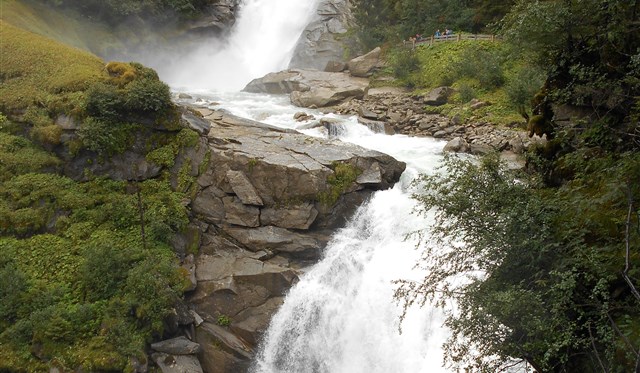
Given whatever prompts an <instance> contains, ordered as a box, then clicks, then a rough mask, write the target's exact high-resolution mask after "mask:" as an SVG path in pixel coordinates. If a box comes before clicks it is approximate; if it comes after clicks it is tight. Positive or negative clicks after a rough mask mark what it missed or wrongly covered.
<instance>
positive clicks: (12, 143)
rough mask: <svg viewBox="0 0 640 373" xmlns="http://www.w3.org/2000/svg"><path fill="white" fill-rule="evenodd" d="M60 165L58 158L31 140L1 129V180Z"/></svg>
mask: <svg viewBox="0 0 640 373" xmlns="http://www.w3.org/2000/svg"><path fill="white" fill-rule="evenodd" d="M59 165H60V160H59V159H58V158H56V157H55V156H53V155H51V154H49V153H47V152H45V151H43V150H41V149H38V148H37V147H36V146H35V145H34V144H33V143H32V142H31V141H29V140H27V139H25V138H24V137H20V136H14V135H9V134H6V133H3V132H1V131H0V181H6V180H9V179H10V178H11V177H14V176H17V175H21V174H26V173H30V172H34V171H39V170H43V169H46V168H55V167H57V166H59Z"/></svg>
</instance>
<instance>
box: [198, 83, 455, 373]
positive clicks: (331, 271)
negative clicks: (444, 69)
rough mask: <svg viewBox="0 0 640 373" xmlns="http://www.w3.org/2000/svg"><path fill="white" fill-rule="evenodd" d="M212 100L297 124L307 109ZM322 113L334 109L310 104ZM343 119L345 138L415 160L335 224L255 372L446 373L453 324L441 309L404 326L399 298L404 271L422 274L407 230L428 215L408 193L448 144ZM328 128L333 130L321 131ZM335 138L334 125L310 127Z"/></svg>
mask: <svg viewBox="0 0 640 373" xmlns="http://www.w3.org/2000/svg"><path fill="white" fill-rule="evenodd" d="M207 98H208V99H209V100H212V101H216V102H220V106H222V108H223V109H225V110H229V111H230V112H232V113H234V114H236V115H241V116H243V117H247V118H251V119H255V120H260V121H262V122H266V123H269V124H274V125H277V126H281V127H287V128H296V127H298V126H300V123H296V122H295V121H294V120H293V119H292V117H293V113H295V112H296V111H299V110H300V109H299V108H296V107H293V106H291V105H290V104H289V103H288V98H287V97H286V96H268V95H256V94H250V93H225V94H219V93H216V94H213V95H209V96H208V97H207ZM305 111H306V112H308V113H310V114H313V115H315V116H316V117H322V116H327V115H325V114H322V113H321V112H319V111H315V110H305ZM329 116H331V117H334V118H335V119H338V120H342V121H343V126H342V128H343V130H342V131H341V132H340V134H339V136H340V138H341V139H342V140H344V141H347V142H352V143H356V144H358V145H361V146H364V147H367V148H372V149H376V150H379V151H382V152H384V153H387V154H390V155H392V156H394V157H395V158H397V159H400V160H403V161H405V162H407V170H406V171H405V173H404V174H403V175H402V178H401V180H400V182H399V183H398V184H396V186H395V187H394V188H393V189H390V190H386V191H379V192H376V193H375V194H374V195H373V197H372V198H371V199H370V200H369V201H368V202H367V203H366V204H365V205H364V206H362V207H361V208H360V209H359V210H358V212H357V213H356V215H355V216H354V217H353V219H351V221H350V222H349V224H348V226H347V227H345V228H344V229H341V230H339V231H338V232H336V234H335V235H334V237H333V238H332V240H331V242H330V243H329V244H328V246H327V248H326V250H325V253H324V257H323V259H322V260H321V261H320V262H319V263H317V264H316V265H314V266H313V267H311V268H309V269H308V270H307V271H305V273H304V274H303V275H302V276H301V278H300V282H299V283H298V284H296V285H295V286H294V287H293V288H292V289H291V291H290V292H289V294H287V297H286V299H285V302H284V304H283V306H282V307H281V309H280V310H279V311H278V313H277V314H276V315H275V316H274V318H273V319H272V321H271V324H270V327H269V329H268V331H267V333H266V335H265V337H264V340H263V342H262V344H261V347H260V352H259V354H258V357H257V361H256V362H255V365H254V367H253V372H254V373H306V372H313V373H359V372H362V373H365V372H367V373H369V372H372V373H377V372H379V373H387V372H394V373H395V372H397V373H403V372H404V373H419V372H425V373H426V372H429V373H437V372H446V370H445V369H443V368H442V349H441V344H442V342H443V341H444V340H445V338H446V335H447V331H446V330H445V329H443V327H442V325H441V324H442V315H441V313H440V312H439V310H434V309H433V308H430V307H425V308H423V309H420V308H417V309H411V310H409V312H408V313H407V317H406V319H405V320H404V322H403V324H402V330H403V332H402V334H400V333H399V332H398V320H399V316H400V315H401V314H402V309H401V307H400V306H399V305H398V304H396V303H395V302H394V300H393V291H394V288H395V285H393V283H392V281H393V280H397V279H415V280H419V279H420V278H421V277H422V273H421V272H420V271H419V270H416V269H414V265H415V264H416V262H417V260H418V259H419V257H420V251H419V250H416V249H415V244H416V242H415V241H413V240H412V239H405V238H406V237H405V235H406V234H407V233H409V232H412V231H414V230H416V229H420V228H424V227H426V226H428V224H429V223H430V222H429V221H428V220H425V218H423V217H419V216H417V215H415V214H412V209H413V208H414V206H415V203H416V202H415V201H414V200H413V199H411V197H410V195H411V193H412V192H413V191H414V190H412V187H411V180H413V179H414V178H415V177H416V176H417V174H418V173H421V172H427V173H429V172H433V171H434V169H435V168H436V166H437V165H438V163H439V162H440V161H441V159H442V156H441V153H442V148H443V146H444V143H443V142H441V141H436V140H433V139H428V138H413V137H408V136H402V135H396V136H387V135H384V134H375V133H372V132H371V131H370V130H369V129H367V128H366V127H364V126H362V125H360V124H358V123H357V120H356V119H355V118H345V117H340V116H335V115H329ZM322 131H325V132H322ZM303 132H305V133H307V134H309V135H312V136H327V135H328V134H327V133H326V130H324V129H322V130H320V129H313V130H305V131H303Z"/></svg>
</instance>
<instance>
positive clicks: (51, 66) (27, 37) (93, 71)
mask: <svg viewBox="0 0 640 373" xmlns="http://www.w3.org/2000/svg"><path fill="white" fill-rule="evenodd" d="M0 38H1V40H2V43H1V44H0V56H1V57H0V74H1V75H0V76H1V78H2V82H3V84H2V86H0V108H1V109H2V110H3V111H5V112H12V111H16V110H21V109H26V108H28V107H29V106H31V105H33V104H36V103H39V104H45V105H46V104H47V103H50V102H52V101H53V100H58V99H64V98H65V97H68V96H70V95H71V94H73V93H74V92H78V91H83V90H85V89H87V88H88V86H89V84H90V83H91V82H95V81H97V80H101V79H102V80H106V79H107V78H108V75H107V74H106V71H105V70H104V63H103V62H102V61H101V60H100V59H99V58H97V57H96V56H94V55H92V54H90V53H88V52H85V51H81V50H79V49H76V48H73V47H69V46H66V45H63V44H59V43H52V41H51V40H50V39H47V38H44V37H40V36H38V35H36V34H33V33H31V32H28V31H24V30H21V29H19V28H17V27H15V26H12V25H10V24H8V23H7V22H5V21H2V20H0Z"/></svg>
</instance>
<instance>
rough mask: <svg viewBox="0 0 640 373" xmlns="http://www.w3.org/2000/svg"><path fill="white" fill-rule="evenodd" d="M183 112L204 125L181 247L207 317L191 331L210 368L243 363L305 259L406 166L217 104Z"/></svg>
mask: <svg viewBox="0 0 640 373" xmlns="http://www.w3.org/2000/svg"><path fill="white" fill-rule="evenodd" d="M197 110H198V112H199V114H200V115H202V117H200V116H199V115H194V114H187V117H188V118H187V119H188V120H189V121H190V122H191V124H192V126H194V127H196V126H198V125H199V127H197V128H199V129H200V130H201V131H203V132H204V131H205V130H206V136H205V137H203V139H206V142H207V154H208V155H207V156H206V158H207V159H208V162H206V165H207V166H206V167H205V168H202V167H201V171H200V172H199V176H198V178H197V184H198V190H197V192H196V193H195V197H194V199H193V201H192V202H191V208H192V211H193V214H194V216H193V219H192V224H191V228H190V230H189V232H188V233H186V234H185V235H184V236H183V237H181V238H180V239H178V240H177V242H178V243H179V244H178V245H177V246H181V245H182V246H183V248H182V249H181V248H180V247H178V251H182V252H186V251H187V250H186V249H185V248H186V246H188V245H189V244H190V245H195V246H196V247H199V250H198V251H197V254H196V255H195V256H189V255H186V256H185V268H187V269H189V270H190V271H191V272H192V274H193V275H194V279H193V280H194V283H193V287H192V289H193V290H192V291H190V292H189V293H188V296H187V301H188V302H189V303H190V304H191V305H192V306H193V308H194V310H195V312H196V313H197V314H198V315H200V317H202V319H203V322H202V323H201V324H200V325H199V326H198V327H197V328H196V329H195V339H196V340H197V341H198V342H199V343H200V345H201V347H202V350H201V352H200V354H199V358H200V361H201V363H202V367H203V369H204V371H206V372H241V371H245V370H246V369H247V368H248V366H249V363H250V361H251V358H252V356H253V353H254V349H255V347H256V343H257V342H258V340H259V338H260V335H261V333H262V332H263V331H264V330H265V329H266V327H267V325H268V323H269V320H270V317H271V315H272V314H273V313H274V312H275V311H276V310H277V308H278V307H279V306H280V304H281V303H282V301H283V299H284V295H285V293H286V292H287V290H288V289H289V288H290V287H291V286H292V285H293V284H295V282H296V281H297V279H298V275H299V274H300V270H301V268H303V267H304V266H305V265H308V264H309V263H311V262H313V261H315V260H317V259H318V258H319V256H320V255H321V252H322V249H323V247H324V246H325V244H326V242H327V241H328V239H329V235H330V233H331V232H332V231H333V230H334V229H335V228H336V227H339V226H341V225H342V224H343V223H344V221H345V219H347V218H348V217H349V216H350V215H351V214H352V213H353V212H354V210H355V209H356V208H357V206H359V205H360V204H361V203H362V202H363V201H364V200H365V199H366V198H367V197H368V196H369V195H370V194H371V193H373V192H374V191H375V190H379V189H386V188H389V187H391V186H392V185H393V184H394V183H395V182H396V181H397V180H398V179H399V177H400V175H401V173H402V172H403V171H404V168H405V165H404V163H402V162H399V161H396V160H395V159H393V158H392V157H390V156H388V155H385V154H382V153H379V152H376V151H372V150H367V149H364V148H361V147H359V146H356V145H352V144H346V143H342V142H340V141H337V140H326V139H320V138H313V137H309V136H306V135H303V134H301V133H298V132H296V131H293V130H285V129H280V128H275V127H272V126H269V125H265V124H262V123H258V122H254V121H250V120H246V119H242V118H239V117H235V116H232V115H229V114H227V113H225V112H221V111H212V110H209V109H206V108H199V109H197Z"/></svg>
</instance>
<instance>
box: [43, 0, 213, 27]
mask: <svg viewBox="0 0 640 373" xmlns="http://www.w3.org/2000/svg"><path fill="white" fill-rule="evenodd" d="M40 1H41V2H43V3H46V4H49V5H52V6H56V7H63V8H68V9H74V10H76V11H79V12H81V13H82V14H84V15H86V16H93V17H98V18H101V19H103V20H105V21H108V22H113V23H117V22H118V21H121V20H122V18H123V17H128V16H137V17H141V18H146V19H156V20H167V19H170V18H171V17H172V16H173V15H175V14H178V15H179V16H181V17H189V16H192V15H193V14H195V13H196V11H198V10H202V9H203V8H204V7H205V6H206V5H207V4H209V3H210V1H207V0H40Z"/></svg>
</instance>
